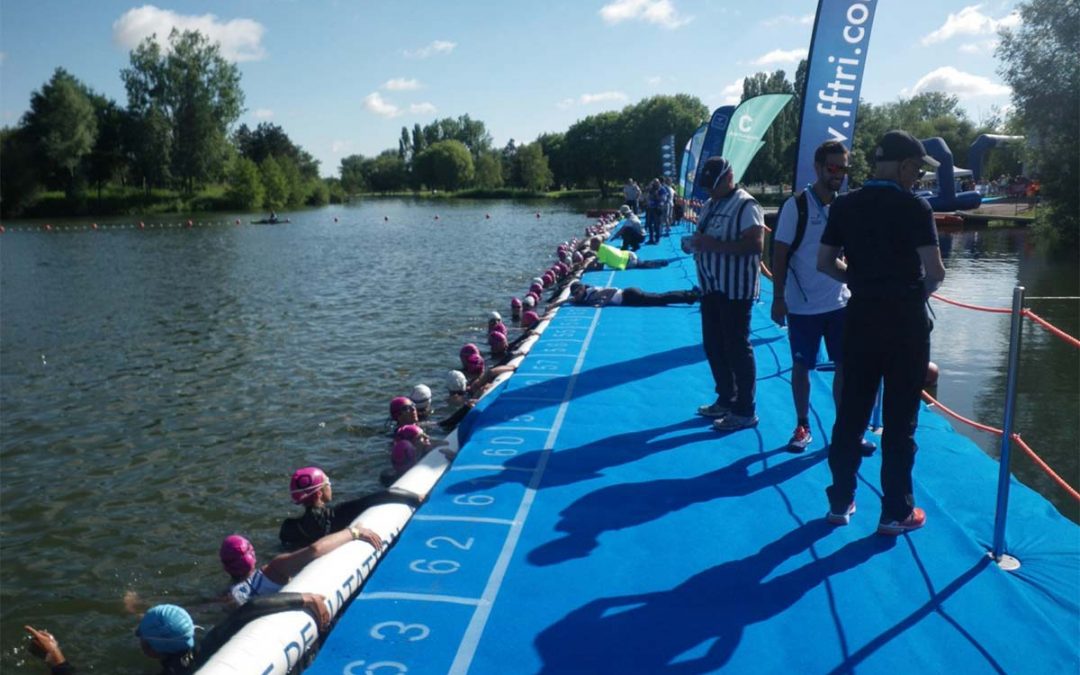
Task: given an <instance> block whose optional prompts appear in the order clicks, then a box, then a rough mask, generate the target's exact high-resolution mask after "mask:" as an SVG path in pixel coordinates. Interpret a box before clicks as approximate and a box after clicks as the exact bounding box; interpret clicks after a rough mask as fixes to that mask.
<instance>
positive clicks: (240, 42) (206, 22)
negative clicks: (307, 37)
mask: <svg viewBox="0 0 1080 675" xmlns="http://www.w3.org/2000/svg"><path fill="white" fill-rule="evenodd" d="M173 28H176V29H177V30H179V31H181V32H182V31H189V30H195V31H199V32H200V33H202V34H203V35H205V36H206V37H207V38H209V39H210V41H211V42H216V43H217V44H219V45H221V55H222V56H223V57H224V58H225V59H227V60H229V61H235V62H239V61H258V60H260V59H262V58H264V57H265V56H266V49H264V48H263V46H262V38H263V33H264V32H265V31H266V29H265V28H264V27H263V25H262V24H261V23H259V22H258V21H253V20H251V19H232V20H231V21H221V20H220V19H218V18H217V17H216V16H214V15H213V14H203V15H201V16H196V15H184V14H177V13H176V12H173V11H172V10H168V9H159V8H157V7H155V6H153V5H143V6H142V7H136V8H135V9H129V10H128V11H126V12H124V14H123V15H121V16H120V18H119V19H117V20H116V21H115V22H113V42H115V43H116V44H118V45H120V46H121V47H124V48H126V49H134V48H135V47H136V46H138V45H139V43H141V42H142V41H143V40H145V39H146V38H148V37H150V36H151V35H155V34H156V35H157V42H158V44H160V45H162V46H163V47H166V46H167V40H168V37H169V32H170V31H172V29H173Z"/></svg>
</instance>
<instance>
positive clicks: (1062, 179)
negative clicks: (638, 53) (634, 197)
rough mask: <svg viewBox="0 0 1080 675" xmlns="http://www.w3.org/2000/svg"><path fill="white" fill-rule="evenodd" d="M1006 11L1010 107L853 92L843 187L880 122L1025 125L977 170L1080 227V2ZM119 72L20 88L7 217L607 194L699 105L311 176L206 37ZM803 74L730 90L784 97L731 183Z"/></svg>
mask: <svg viewBox="0 0 1080 675" xmlns="http://www.w3.org/2000/svg"><path fill="white" fill-rule="evenodd" d="M1019 11H1020V13H1021V16H1022V19H1023V20H1022V22H1021V23H1020V25H1019V27H1017V28H1015V29H1013V30H1006V31H1003V32H1002V35H1001V38H1002V39H1001V42H1000V44H999V46H998V51H997V57H998V59H999V66H1000V72H1001V74H1002V76H1003V77H1004V79H1005V81H1006V82H1007V83H1008V84H1009V85H1010V86H1011V87H1012V89H1013V92H1014V96H1013V98H1014V103H1015V104H1016V108H1015V110H1014V111H1012V112H1010V114H1009V115H1008V116H1003V115H1001V114H1000V113H999V112H997V111H994V112H992V114H991V115H989V116H988V117H987V118H985V119H983V120H980V121H978V122H975V121H973V120H971V119H970V118H969V117H968V115H967V113H966V112H965V111H964V110H963V109H962V108H961V107H960V105H959V101H958V99H957V97H955V96H952V95H949V94H944V93H940V92H928V93H923V94H919V95H916V96H912V97H909V98H903V99H898V100H896V101H893V102H888V103H883V104H871V103H868V102H865V101H862V102H860V106H859V108H858V113H857V120H856V133H855V136H854V138H853V139H852V148H853V152H852V164H853V171H852V179H853V183H855V184H857V183H858V182H859V181H860V180H862V179H865V178H866V177H867V176H868V175H869V173H870V170H871V162H870V158H871V157H872V155H873V149H874V146H875V144H876V142H877V139H878V138H880V136H881V134H882V133H883V132H885V131H886V130H888V129H893V128H901V129H906V130H908V131H910V132H911V133H913V134H914V135H916V136H917V137H920V138H929V137H932V136H940V137H942V138H943V139H944V140H945V141H946V143H948V145H949V147H950V148H951V149H952V151H953V154H954V157H955V161H956V163H957V164H958V165H960V166H966V165H967V164H968V161H969V159H968V157H967V152H968V148H969V146H970V145H971V143H972V142H973V140H974V139H975V138H976V137H977V136H978V135H979V134H981V133H988V132H993V133H1008V134H1016V135H1024V136H1026V137H1027V138H1028V139H1029V142H1028V143H1026V144H1024V145H1023V146H1007V147H1005V148H1003V149H998V150H995V151H994V152H993V153H991V155H990V157H989V158H988V161H987V162H985V163H984V167H985V168H986V174H987V175H989V176H996V175H998V174H1001V173H1004V174H1009V175H1014V174H1017V173H1019V172H1020V170H1021V166H1022V165H1023V166H1026V167H1028V169H1029V172H1032V171H1034V172H1037V174H1038V177H1039V179H1040V181H1041V183H1042V186H1043V195H1044V196H1045V197H1046V198H1047V199H1048V200H1049V201H1050V206H1051V209H1050V210H1049V211H1050V213H1051V216H1052V219H1053V221H1054V223H1055V225H1056V227H1057V229H1059V230H1060V231H1062V232H1064V233H1065V234H1066V235H1067V238H1068V239H1069V240H1070V241H1073V242H1076V240H1077V239H1080V237H1078V236H1077V231H1078V230H1080V223H1078V221H1080V190H1077V188H1076V186H1077V182H1078V176H1080V168H1078V164H1080V147H1078V145H1080V140H1078V139H1080V109H1078V106H1077V105H1076V100H1075V97H1076V92H1077V91H1080V52H1078V51H1077V50H1076V49H1075V45H1076V42H1077V39H1078V35H1077V33H1078V30H1080V29H1078V27H1080V8H1078V6H1077V5H1076V3H1074V2H1070V0H1029V1H1028V2H1026V3H1023V4H1021V5H1020V7H1019ZM120 76H121V79H122V80H123V82H124V87H125V90H126V92H127V102H126V106H120V105H119V104H117V103H116V102H115V101H112V100H109V99H107V98H106V97H104V96H102V95H100V94H97V93H95V92H94V91H93V90H91V89H90V88H89V87H87V86H86V85H84V84H83V83H81V82H80V81H79V80H78V79H77V78H75V77H74V76H73V75H71V74H70V73H68V72H66V71H65V70H63V69H61V68H58V69H57V70H56V71H55V73H54V74H53V76H52V78H51V79H50V80H49V81H48V82H46V83H45V84H44V85H42V87H41V88H40V89H39V90H38V91H35V92H34V93H33V95H32V97H31V101H30V109H29V110H28V112H27V113H26V114H25V115H24V116H23V118H22V119H21V120H20V122H19V124H18V125H16V126H15V127H5V128H3V129H0V211H2V212H3V214H4V215H5V216H10V215H17V214H18V213H20V212H22V211H24V210H26V209H27V208H29V207H31V206H32V205H33V204H34V202H35V200H37V199H38V198H39V197H40V196H41V194H42V193H43V192H45V191H57V192H62V193H63V195H64V199H65V200H66V202H67V203H68V204H69V205H70V210H71V211H72V212H78V213H86V212H88V211H89V210H91V209H93V208H94V205H93V204H89V203H88V202H89V200H90V198H91V197H92V196H95V195H96V201H97V203H99V204H100V202H101V201H102V200H103V197H104V199H105V201H108V198H109V196H110V194H114V193H119V194H121V195H128V196H129V197H130V194H131V193H132V192H134V193H135V194H141V195H142V197H143V201H141V202H140V201H139V200H132V199H130V198H127V199H126V201H125V200H124V199H121V200H120V206H125V205H126V206H128V207H131V208H134V207H142V206H145V205H146V203H149V202H150V201H152V200H153V199H154V198H155V197H156V196H157V195H156V193H157V191H160V190H174V191H176V193H177V194H179V195H181V196H182V197H187V198H189V199H190V198H192V197H193V196H194V195H195V194H196V193H197V192H198V191H199V190H203V193H202V194H203V195H204V197H205V198H204V200H203V201H202V202H198V201H189V202H187V203H186V204H185V206H192V205H193V206H195V207H196V208H197V207H199V206H202V207H204V208H206V209H214V208H236V209H257V208H282V207H295V206H299V205H304V204H311V205H319V204H325V203H327V202H328V201H336V200H341V199H344V198H347V197H348V196H350V195H359V194H364V193H391V192H402V191H418V190H438V191H461V190H479V191H496V190H506V189H509V190H525V191H530V192H542V191H546V190H551V189H557V190H568V189H589V190H597V191H599V192H600V194H601V196H602V197H604V198H606V197H608V196H609V195H611V194H613V193H615V192H617V187H618V186H619V185H620V184H621V183H622V182H623V181H625V180H626V179H627V178H630V177H633V178H635V179H637V180H639V181H645V180H647V179H649V178H652V177H654V176H657V175H659V174H660V173H661V169H660V150H659V145H660V140H661V139H662V138H663V137H665V136H667V135H669V134H673V135H674V136H675V144H676V148H677V149H680V150H681V149H682V148H683V147H684V146H685V144H686V141H687V140H688V139H689V137H690V135H691V134H692V133H693V132H694V130H695V129H696V128H697V127H698V126H699V125H700V124H701V123H702V122H703V121H705V120H706V119H707V118H708V114H709V110H708V108H706V106H705V105H704V104H703V103H702V102H701V100H699V99H698V98H697V97H694V96H690V95H687V94H676V95H671V96H652V97H649V98H645V99H642V100H641V101H638V102H637V103H633V104H631V105H628V106H626V107H624V108H623V109H622V110H619V111H607V112H602V113H598V114H595V115H589V116H587V117H585V118H583V119H580V120H578V121H576V122H574V123H573V124H572V125H570V127H569V128H568V129H566V131H564V132H550V133H543V134H540V135H539V136H538V137H537V138H536V139H535V140H533V141H532V142H528V143H517V142H515V140H513V139H511V140H510V141H509V142H508V143H507V144H506V145H505V146H503V147H502V148H497V147H495V146H494V143H493V140H492V137H491V134H490V133H489V132H488V130H487V127H486V125H485V124H484V122H483V121H481V120H477V119H473V118H472V117H470V116H469V115H461V116H460V117H457V118H449V117H448V118H444V119H438V120H434V121H432V122H431V123H429V124H427V125H421V124H419V123H417V124H414V125H413V126H412V127H411V128H410V127H402V129H401V134H400V137H399V138H398V140H397V147H395V148H388V149H386V150H384V151H383V152H381V153H379V154H378V155H376V156H375V157H364V156H362V155H358V154H357V155H350V156H348V157H345V158H343V159H342V160H341V163H340V166H339V167H338V172H339V175H340V178H339V179H320V178H319V163H318V161H317V160H315V159H314V158H313V157H312V156H311V155H310V154H309V153H308V152H306V151H305V150H304V149H303V148H301V147H300V146H298V145H296V144H295V143H293V142H292V141H291V140H290V139H289V137H288V135H287V134H286V133H285V131H284V130H283V129H281V127H278V126H276V125H273V124H270V123H265V122H264V123H261V124H259V125H258V126H257V127H256V128H255V129H251V128H249V127H247V126H246V125H241V126H240V127H239V128H236V129H234V125H235V123H236V121H237V119H238V118H239V116H240V114H241V112H242V110H243V105H244V93H243V90H242V89H241V87H240V73H239V70H238V69H237V67H236V66H235V65H234V64H231V63H229V62H227V61H226V60H225V59H224V58H223V57H222V56H221V55H220V51H219V47H218V46H217V45H216V44H213V43H211V42H210V41H209V40H208V39H207V38H206V37H205V36H203V35H201V34H199V33H197V32H192V31H185V32H178V31H176V30H174V31H172V33H170V35H169V37H168V48H162V46H161V45H160V44H158V42H157V41H156V40H155V38H153V37H151V38H148V39H147V40H145V41H144V42H143V43H142V44H140V45H139V46H138V47H136V48H135V49H134V50H132V52H131V54H130V64H129V66H128V67H126V68H124V69H123V70H122V71H121V73H120ZM805 80H806V61H805V60H804V61H802V62H801V63H800V64H799V65H798V67H797V68H796V69H795V73H794V77H793V78H792V79H790V80H789V79H788V75H787V73H786V72H785V71H784V70H776V71H773V72H771V73H770V72H759V73H755V74H754V75H751V76H749V77H747V78H745V80H744V81H743V91H742V100H746V99H747V98H750V97H752V96H757V95H759V94H769V93H787V94H792V95H793V97H794V98H793V100H792V102H791V103H789V104H788V105H787V107H786V108H785V109H784V110H783V111H782V112H781V113H780V115H779V116H778V117H777V118H776V121H775V122H774V123H773V125H772V127H771V128H770V129H769V131H768V132H767V134H766V136H765V139H764V140H765V145H764V147H763V148H762V150H761V151H760V152H759V153H758V155H757V157H756V158H755V159H754V161H753V162H752V163H751V164H750V166H749V167H748V169H747V172H746V174H745V176H744V178H743V180H744V182H746V183H750V184H757V183H764V184H773V185H777V184H780V185H784V184H787V183H788V182H790V180H791V175H792V167H793V165H794V162H795V151H796V134H797V132H798V116H799V112H800V110H801V105H802V101H801V95H802V92H803V90H804V88H805ZM207 186H210V188H207ZM795 187H796V188H799V187H801V186H795ZM103 193H104V195H103ZM97 210H99V211H100V210H101V209H100V208H98V209H97Z"/></svg>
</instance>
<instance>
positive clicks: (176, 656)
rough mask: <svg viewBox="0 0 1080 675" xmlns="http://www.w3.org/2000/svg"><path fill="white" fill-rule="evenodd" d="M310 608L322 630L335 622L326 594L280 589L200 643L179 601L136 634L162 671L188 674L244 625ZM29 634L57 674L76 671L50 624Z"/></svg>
mask: <svg viewBox="0 0 1080 675" xmlns="http://www.w3.org/2000/svg"><path fill="white" fill-rule="evenodd" d="M292 611H303V612H307V613H308V614H309V615H310V616H311V618H312V619H313V620H314V621H315V627H316V628H317V629H318V630H319V632H320V633H323V632H325V631H326V629H327V628H328V627H329V626H330V611H329V610H328V609H327V607H326V597H325V596H322V595H319V594H317V593H276V594H274V595H272V596H266V597H261V598H253V599H252V600H251V601H250V602H248V603H246V604H245V605H244V606H243V607H241V608H239V609H237V610H235V611H233V612H232V613H230V614H229V616H228V617H226V618H225V620H224V621H222V622H221V623H219V624H218V625H216V626H214V628H213V629H212V630H210V632H208V633H207V634H206V637H205V638H203V640H202V642H201V643H200V644H196V642H195V622H194V621H193V620H192V618H191V615H190V614H188V612H187V610H185V609H184V608H183V607H180V606H178V605H168V604H165V605H156V606H154V607H152V608H150V610H149V611H148V612H146V614H144V615H143V617H142V619H141V620H140V621H139V625H138V627H137V628H136V629H135V636H136V637H138V638H139V646H140V647H141V648H142V651H143V654H145V655H146V656H148V657H149V658H152V659H157V660H158V661H159V662H160V664H161V673H162V675H188V674H189V673H194V672H195V671H196V670H198V669H199V668H200V667H202V666H203V665H204V664H205V663H206V661H207V660H209V658H210V657H211V656H213V655H214V654H215V653H216V652H217V651H218V650H219V649H220V648H221V647H222V646H223V645H224V644H225V643H226V642H228V640H229V638H231V637H232V636H233V635H236V633H238V632H239V631H240V629H241V628H243V627H244V626H246V625H247V624H249V623H251V622H252V621H254V620H255V619H259V618H261V617H264V616H269V615H271V614H277V613H279V612H292ZM25 628H26V631H27V633H29V634H30V644H29V650H30V652H31V653H32V654H34V656H37V657H38V658H40V659H42V660H43V661H44V662H45V665H47V666H48V667H49V672H50V673H51V674H52V675H71V674H72V673H75V672H76V668H75V666H74V665H72V664H71V663H70V662H69V661H68V660H67V658H66V657H65V656H64V653H63V652H62V651H61V650H60V643H59V641H57V639H56V638H55V637H54V636H53V635H52V633H50V632H49V631H47V630H40V629H37V628H33V627H32V626H25Z"/></svg>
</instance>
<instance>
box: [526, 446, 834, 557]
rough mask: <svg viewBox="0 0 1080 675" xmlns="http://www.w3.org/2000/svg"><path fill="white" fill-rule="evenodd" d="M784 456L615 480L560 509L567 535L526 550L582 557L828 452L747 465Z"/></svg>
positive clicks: (769, 482) (774, 482)
mask: <svg viewBox="0 0 1080 675" xmlns="http://www.w3.org/2000/svg"><path fill="white" fill-rule="evenodd" d="M778 455H781V456H787V448H786V447H785V448H777V449H776V450H770V451H768V452H763V453H756V454H753V455H748V456H746V457H742V458H740V459H738V460H736V461H734V462H732V463H731V464H728V465H727V466H725V467H722V468H720V469H716V470H715V471H710V472H708V473H703V474H701V475H700V476H695V477H694V478H669V479H659V480H649V481H644V482H640V483H619V484H616V485H610V486H607V487H603V488H600V489H599V490H595V491H594V492H590V493H589V494H587V495H585V496H584V497H581V498H580V499H578V500H577V501H575V502H573V503H572V504H570V505H569V506H567V507H566V508H565V509H563V511H562V512H561V513H560V514H559V515H560V516H561V519H560V521H559V523H558V524H557V525H556V526H555V529H556V530H557V531H559V532H565V533H566V536H564V537H562V538H560V539H556V540H553V541H549V542H547V543H545V544H542V545H540V546H538V547H536V548H535V549H533V550H532V551H530V552H529V555H528V560H529V562H530V563H533V564H534V565H555V564H558V563H560V562H563V561H565V560H569V559H572V558H582V557H584V556H586V555H588V554H589V552H590V551H592V550H593V549H594V548H596V547H597V545H598V544H599V537H600V535H601V534H602V533H604V532H606V531H609V530H621V529H624V528H628V527H634V526H637V525H641V524H642V523H647V522H650V521H653V520H656V519H657V518H661V517H663V516H665V515H667V514H669V513H674V512H676V511H679V510H681V509H684V508H686V507H688V506H691V505H693V504H697V503H700V502H706V501H710V500H713V499H721V498H726V497H742V496H745V495H748V494H751V493H753V492H757V491H758V490H761V489H763V488H767V487H775V486H779V485H780V484H782V483H784V482H785V481H787V480H788V479H790V478H793V477H794V476H797V475H798V474H800V473H802V472H803V471H805V470H806V469H809V468H810V467H812V466H814V465H815V464H818V463H819V462H821V461H823V460H824V459H825V458H826V457H827V453H826V451H824V450H821V451H818V452H815V453H811V454H807V455H801V456H799V457H797V458H792V459H789V460H787V461H783V462H779V463H776V464H773V465H772V466H768V464H766V467H767V468H764V469H762V470H761V471H758V472H757V473H754V474H751V473H750V471H749V470H750V467H751V466H753V465H754V464H756V463H758V462H766V461H767V460H768V459H769V458H770V457H775V456H778Z"/></svg>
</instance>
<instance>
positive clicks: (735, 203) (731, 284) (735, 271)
mask: <svg viewBox="0 0 1080 675" xmlns="http://www.w3.org/2000/svg"><path fill="white" fill-rule="evenodd" d="M764 226H765V213H764V211H762V210H761V205H760V204H758V203H757V200H755V199H754V198H753V197H752V196H751V195H750V193H749V192H747V191H745V190H743V189H741V188H740V189H737V190H735V191H734V192H733V193H731V195H729V196H728V197H726V198H724V199H721V200H720V201H715V202H714V201H713V200H712V199H710V200H709V201H707V202H705V205H704V206H703V207H702V209H701V217H700V218H699V219H698V232H701V233H703V234H707V235H709V236H710V237H712V238H713V239H716V240H717V241H738V240H739V239H740V238H741V237H742V235H743V233H744V232H746V230H748V229H750V228H751V227H764ZM694 262H695V263H697V273H698V284H699V285H700V286H701V291H702V293H706V294H707V293H716V292H718V291H719V292H722V293H724V295H726V296H727V297H728V298H730V299H732V300H756V299H757V297H758V293H759V292H760V291H761V283H760V277H759V274H758V269H759V268H760V266H761V254H760V253H748V254H743V255H737V254H734V253H712V252H710V251H698V252H696V253H694Z"/></svg>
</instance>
